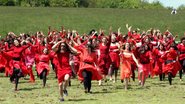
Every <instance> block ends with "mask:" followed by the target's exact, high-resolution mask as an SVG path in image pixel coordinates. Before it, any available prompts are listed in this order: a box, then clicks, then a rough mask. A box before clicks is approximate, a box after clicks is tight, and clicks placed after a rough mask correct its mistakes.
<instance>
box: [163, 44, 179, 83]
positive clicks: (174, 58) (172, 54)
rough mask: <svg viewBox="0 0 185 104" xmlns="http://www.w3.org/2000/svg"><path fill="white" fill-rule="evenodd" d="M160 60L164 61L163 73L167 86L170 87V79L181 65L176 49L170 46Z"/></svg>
mask: <svg viewBox="0 0 185 104" xmlns="http://www.w3.org/2000/svg"><path fill="white" fill-rule="evenodd" d="M162 58H163V60H165V66H164V68H163V73H165V74H167V75H168V80H169V84H170V85H172V78H173V77H175V76H176V74H177V72H178V71H179V70H180V69H181V65H180V63H179V61H178V53H177V47H176V46H172V45H171V46H170V49H169V50H168V51H166V52H165V54H164V55H162Z"/></svg>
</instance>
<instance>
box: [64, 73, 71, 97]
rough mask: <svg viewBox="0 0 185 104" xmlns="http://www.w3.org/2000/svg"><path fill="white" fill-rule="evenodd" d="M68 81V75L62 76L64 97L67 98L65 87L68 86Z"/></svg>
mask: <svg viewBox="0 0 185 104" xmlns="http://www.w3.org/2000/svg"><path fill="white" fill-rule="evenodd" d="M69 80H70V76H69V74H66V75H65V76H64V91H63V92H64V95H65V96H68V92H67V86H68V85H69Z"/></svg>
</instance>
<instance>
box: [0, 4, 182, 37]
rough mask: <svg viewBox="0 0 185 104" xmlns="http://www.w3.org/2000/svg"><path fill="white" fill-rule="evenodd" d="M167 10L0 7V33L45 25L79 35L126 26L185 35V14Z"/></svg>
mask: <svg viewBox="0 0 185 104" xmlns="http://www.w3.org/2000/svg"><path fill="white" fill-rule="evenodd" d="M170 12H171V11H170V10H140V9H139V10H138V9H130V10H125V9H93V8H87V9H84V8H23V7H21V8H20V7H0V21H1V22H0V34H3V35H4V34H6V33H7V32H9V31H13V32H15V33H17V34H18V33H21V32H25V33H28V32H33V33H35V32H36V31H39V30H40V31H44V32H45V33H47V29H48V26H52V27H53V28H55V29H60V27H61V26H64V27H65V28H66V29H76V30H78V31H79V33H81V34H82V33H88V32H89V31H90V30H91V29H99V28H103V29H105V30H107V32H108V28H109V27H110V26H112V27H113V29H114V30H116V29H117V28H118V27H122V32H123V33H126V32H127V30H126V28H125V24H126V23H128V24H130V25H133V28H136V27H139V28H140V29H141V30H146V29H149V28H157V29H160V30H162V31H164V30H166V29H169V30H170V31H172V33H174V34H175V35H176V34H178V35H183V34H184V32H185V24H184V18H185V11H178V14H177V15H171V14H170Z"/></svg>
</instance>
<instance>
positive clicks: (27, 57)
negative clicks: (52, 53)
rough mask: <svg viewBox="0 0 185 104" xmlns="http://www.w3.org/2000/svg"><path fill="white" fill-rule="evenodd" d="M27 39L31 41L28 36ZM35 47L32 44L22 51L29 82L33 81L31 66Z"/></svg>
mask: <svg viewBox="0 0 185 104" xmlns="http://www.w3.org/2000/svg"><path fill="white" fill-rule="evenodd" d="M28 41H29V42H30V43H32V40H31V38H29V39H28ZM36 49H37V46H34V45H32V46H30V47H28V48H27V49H26V50H25V51H24V61H25V65H26V67H27V70H28V71H29V75H30V82H35V77H34V75H33V71H32V67H33V64H34V60H35V54H36Z"/></svg>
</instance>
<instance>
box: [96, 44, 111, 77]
mask: <svg viewBox="0 0 185 104" xmlns="http://www.w3.org/2000/svg"><path fill="white" fill-rule="evenodd" d="M99 49H100V57H99V60H98V65H99V68H100V72H101V74H103V75H107V74H108V69H109V66H110V64H111V59H110V56H109V54H108V53H109V46H106V45H105V46H103V45H102V44H100V45H99Z"/></svg>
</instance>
